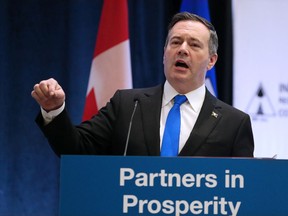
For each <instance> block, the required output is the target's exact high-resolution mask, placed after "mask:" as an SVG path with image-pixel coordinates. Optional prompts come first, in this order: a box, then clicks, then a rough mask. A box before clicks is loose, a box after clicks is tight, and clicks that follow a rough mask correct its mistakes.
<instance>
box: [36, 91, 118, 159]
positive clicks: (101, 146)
mask: <svg viewBox="0 0 288 216" xmlns="http://www.w3.org/2000/svg"><path fill="white" fill-rule="evenodd" d="M117 103H119V93H118V92H116V93H115V95H114V96H113V98H112V99H111V101H110V102H109V103H107V105H106V106H105V107H104V108H102V109H101V110H99V113H98V115H95V116H94V117H93V118H92V119H90V120H89V121H85V122H82V123H81V124H80V125H78V126H74V125H73V124H72V122H71V120H70V118H69V116H68V113H67V110H66V109H64V111H63V112H62V113H61V114H60V115H58V116H57V117H55V118H54V119H53V121H52V122H50V123H49V124H48V125H46V126H44V122H43V117H42V115H41V113H39V114H38V116H37V118H36V123H37V124H38V126H39V127H40V129H41V130H42V132H43V133H44V135H45V136H46V138H47V139H48V142H49V144H50V146H51V148H52V149H53V151H54V152H55V153H56V154H57V155H58V156H60V155H62V154H108V153H107V151H108V149H109V145H111V143H112V139H113V127H114V124H115V121H116V116H117V109H116V108H115V107H117Z"/></svg>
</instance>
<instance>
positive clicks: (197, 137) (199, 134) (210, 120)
mask: <svg viewBox="0 0 288 216" xmlns="http://www.w3.org/2000/svg"><path fill="white" fill-rule="evenodd" d="M216 101H217V99H216V98H215V97H214V96H213V95H211V93H210V92H209V91H208V90H207V89H206V95H205V99H204V103H203V106H202V109H201V111H200V114H199V116H198V119H197V121H196V123H195V126H194V128H193V130H192V132H191V134H190V136H189V138H188V140H187V142H186V144H185V146H184V147H183V149H182V151H181V152H180V153H179V156H192V155H195V153H196V152H197V150H198V149H199V148H200V147H201V144H203V143H204V142H205V140H206V139H207V137H208V136H209V134H210V133H211V131H212V130H213V129H214V128H215V126H216V125H217V123H218V121H219V120H220V119H221V116H222V115H221V113H220V112H219V110H218V109H217V107H216V106H215V104H216Z"/></svg>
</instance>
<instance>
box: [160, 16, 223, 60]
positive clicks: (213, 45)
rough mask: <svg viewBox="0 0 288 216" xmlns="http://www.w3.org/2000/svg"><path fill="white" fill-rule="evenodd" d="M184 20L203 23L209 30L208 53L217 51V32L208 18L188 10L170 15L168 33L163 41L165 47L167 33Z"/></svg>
mask: <svg viewBox="0 0 288 216" xmlns="http://www.w3.org/2000/svg"><path fill="white" fill-rule="evenodd" d="M185 20H191V21H196V22H201V23H202V24H203V25H205V26H206V27H207V28H208V30H209V31H210V38H209V53H210V55H212V54H215V53H217V50H218V36H217V32H216V30H215V28H214V26H213V25H212V23H210V22H209V21H208V20H206V19H204V18H203V17H200V16H198V15H196V14H192V13H188V12H180V13H177V14H175V15H174V16H173V17H172V20H171V22H170V23H169V25H168V34H167V37H166V42H165V47H166V46H167V44H168V38H169V33H170V31H171V29H172V28H173V26H174V25H175V24H176V23H177V22H180V21H185Z"/></svg>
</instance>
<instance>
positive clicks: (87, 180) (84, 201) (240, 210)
mask: <svg viewBox="0 0 288 216" xmlns="http://www.w3.org/2000/svg"><path fill="white" fill-rule="evenodd" d="M287 182H288V161H287V160H272V159H239V158H238V159H236V158H187V157H183V158H179V157H177V158H176V157H165V158H163V157H134V156H132V157H131V156H129V157H118V156H62V158H61V179H60V215H61V216H73V215H75V216H79V215H81V216H84V215H85V216H86V215H87V216H88V215H93V216H95V215H100V216H105V215H107V216H108V215H109V216H112V215H133V216H135V215H145V216H146V215H155V214H156V215H175V216H179V215H233V216H236V215H237V216H238V215H239V216H241V215H242V216H250V215H251V216H252V215H253V216H258V215H259V216H265V215H267V216H272V215H273V216H274V215H275V216H282V215H283V216H284V215H285V216H287V215H288V205H287V204H288V185H287Z"/></svg>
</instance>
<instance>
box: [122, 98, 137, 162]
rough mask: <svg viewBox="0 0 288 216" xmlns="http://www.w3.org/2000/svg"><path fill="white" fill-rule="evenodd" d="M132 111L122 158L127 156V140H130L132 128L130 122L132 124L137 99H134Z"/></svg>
mask: <svg viewBox="0 0 288 216" xmlns="http://www.w3.org/2000/svg"><path fill="white" fill-rule="evenodd" d="M134 101H135V102H134V109H133V112H132V115H131V119H130V122H129V128H128V133H127V138H126V144H125V150H124V155H123V156H126V155H127V149H128V143H129V138H130V132H131V127H132V122H133V118H134V114H135V111H136V109H137V106H138V99H137V98H135V99H134Z"/></svg>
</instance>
